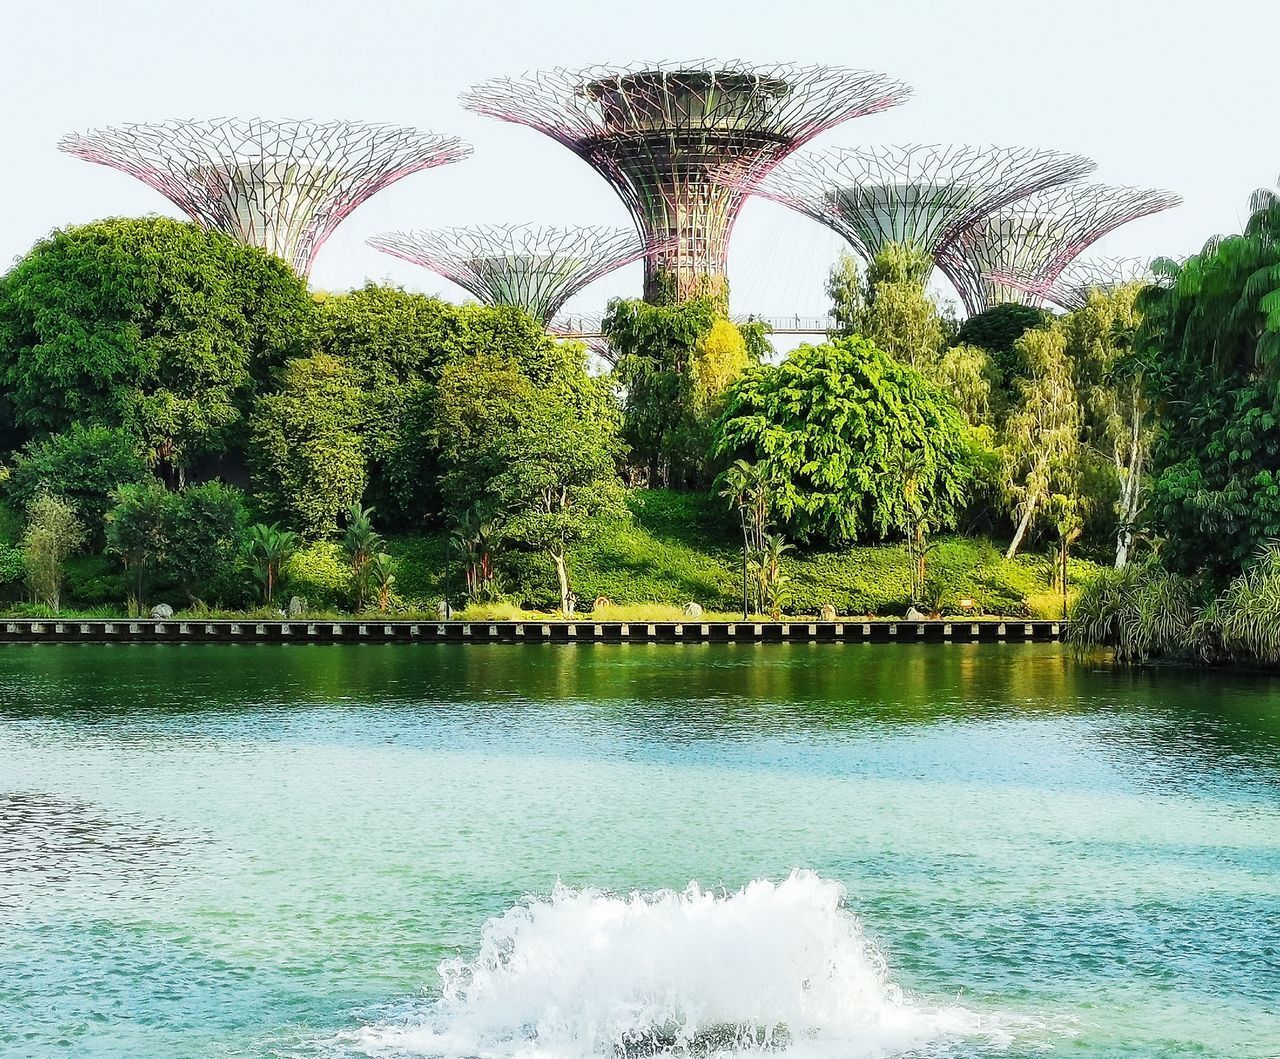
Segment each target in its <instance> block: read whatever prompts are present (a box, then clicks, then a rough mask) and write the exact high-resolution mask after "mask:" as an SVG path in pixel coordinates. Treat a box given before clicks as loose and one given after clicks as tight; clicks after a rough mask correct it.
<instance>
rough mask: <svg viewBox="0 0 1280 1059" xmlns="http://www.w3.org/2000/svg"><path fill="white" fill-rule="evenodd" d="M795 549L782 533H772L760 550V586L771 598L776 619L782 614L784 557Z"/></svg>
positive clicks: (784, 577) (771, 612)
mask: <svg viewBox="0 0 1280 1059" xmlns="http://www.w3.org/2000/svg"><path fill="white" fill-rule="evenodd" d="M793 550H794V549H793V548H792V546H791V545H790V544H788V543H787V542H786V540H784V539H783V536H782V534H781V533H771V534H770V535H769V536H768V537H766V538H765V542H764V547H763V548H762V549H761V550H760V582H761V584H760V587H761V590H762V592H763V593H764V594H765V595H766V596H767V597H768V600H769V613H770V615H771V616H772V617H773V620H774V621H777V620H778V618H780V617H781V616H782V586H783V584H784V583H785V582H786V579H787V578H786V574H784V573H783V572H782V557H783V556H784V555H785V554H786V553H787V552H789V551H793Z"/></svg>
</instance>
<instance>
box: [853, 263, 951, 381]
mask: <svg viewBox="0 0 1280 1059" xmlns="http://www.w3.org/2000/svg"><path fill="white" fill-rule="evenodd" d="M932 272H933V258H932V257H930V256H929V254H928V253H927V252H925V251H923V250H920V249H918V248H917V247H914V246H910V245H908V244H904V243H890V244H888V245H887V246H885V247H884V248H883V249H882V250H881V251H880V252H879V253H878V254H876V256H875V258H874V259H873V260H872V262H871V264H870V265H869V266H868V268H867V279H866V290H865V292H864V294H863V302H864V306H863V310H862V313H861V314H860V316H859V319H858V333H859V334H861V335H862V336H863V337H864V338H866V339H867V340H868V341H870V342H871V343H872V344H873V345H876V346H879V347H880V348H881V349H883V350H884V351H885V352H886V353H890V354H892V355H893V356H895V357H897V358H898V360H900V361H902V362H903V363H904V364H909V365H911V367H913V368H918V369H921V370H928V369H929V368H930V367H932V365H933V364H934V363H935V362H936V361H937V359H938V352H939V350H941V348H942V341H943V333H942V319H941V317H940V316H939V315H938V307H937V305H935V304H934V302H933V299H932V298H930V297H929V294H928V292H927V291H926V289H925V285H926V284H927V283H928V281H929V276H930V274H931V273H932Z"/></svg>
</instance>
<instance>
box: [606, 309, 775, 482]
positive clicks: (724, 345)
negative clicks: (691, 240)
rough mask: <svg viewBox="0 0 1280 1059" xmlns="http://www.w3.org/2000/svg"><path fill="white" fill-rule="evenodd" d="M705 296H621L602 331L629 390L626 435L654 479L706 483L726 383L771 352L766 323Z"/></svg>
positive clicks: (639, 459) (634, 454)
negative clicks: (677, 299) (736, 314)
mask: <svg viewBox="0 0 1280 1059" xmlns="http://www.w3.org/2000/svg"><path fill="white" fill-rule="evenodd" d="M722 310H723V306H722V305H720V303H718V302H717V301H716V300H715V299H710V298H703V299H694V300H692V301H686V302H681V303H679V304H674V305H650V304H649V303H647V302H641V301H623V300H615V301H613V302H611V303H610V305H609V312H608V315H607V316H606V317H605V321H604V330H605V333H606V334H607V335H608V336H609V340H610V342H611V343H612V345H613V348H614V349H616V350H617V351H618V355H619V356H618V366H617V371H616V374H617V377H618V380H619V381H620V382H621V383H622V385H623V388H624V390H625V393H626V401H625V404H624V407H623V436H624V437H625V439H626V441H627V443H628V445H629V446H630V448H631V451H632V454H633V456H634V458H635V460H636V462H637V463H638V464H639V465H640V466H641V467H642V468H644V470H645V471H646V472H647V476H648V479H649V482H650V483H651V484H659V483H663V484H670V485H675V486H682V485H691V484H698V483H701V482H704V481H705V480H706V479H707V478H708V474H707V454H708V450H709V449H710V447H711V444H712V441H713V437H712V425H713V423H714V422H715V419H716V418H717V416H718V415H719V412H720V410H721V408H722V406H723V395H724V392H725V389H726V387H727V385H728V384H729V383H730V382H731V381H732V380H733V379H734V378H736V377H737V375H738V374H739V373H740V372H741V371H742V369H743V368H744V367H746V365H747V364H749V363H755V362H757V361H758V360H760V359H761V357H762V356H764V355H765V354H767V353H768V352H770V347H769V343H768V340H767V339H766V337H765V331H764V327H763V325H761V324H760V323H758V322H757V323H748V324H745V325H743V326H741V327H739V326H737V325H735V324H733V323H731V322H730V321H729V320H728V319H726V318H725V317H724V316H723V313H722Z"/></svg>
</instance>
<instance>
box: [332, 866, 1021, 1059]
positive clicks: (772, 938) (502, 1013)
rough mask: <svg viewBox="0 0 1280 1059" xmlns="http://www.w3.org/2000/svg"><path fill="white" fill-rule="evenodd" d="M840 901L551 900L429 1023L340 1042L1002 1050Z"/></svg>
mask: <svg viewBox="0 0 1280 1059" xmlns="http://www.w3.org/2000/svg"><path fill="white" fill-rule="evenodd" d="M844 898H845V893H844V888H843V887H841V886H840V885H839V884H837V883H834V882H830V881H828V880H824V879H821V878H819V877H818V876H817V875H815V874H814V873H812V872H807V871H802V872H796V873H794V874H793V875H791V876H790V877H789V878H788V879H786V880H785V881H783V882H780V883H773V882H768V881H757V882H753V883H751V884H750V885H748V886H746V887H743V888H742V889H741V890H738V891H737V892H733V893H725V892H715V891H708V890H703V889H701V888H700V887H698V886H697V885H695V884H690V886H689V887H688V888H687V889H686V890H684V891H683V892H676V891H673V890H659V891H656V892H654V893H649V894H641V893H632V894H630V895H628V896H620V895H616V894H610V893H605V892H602V891H600V890H594V889H582V890H578V889H573V888H570V887H566V886H557V887H556V889H555V890H554V892H553V893H552V894H551V896H550V897H548V898H541V899H530V900H527V901H525V902H523V903H521V904H519V905H517V906H515V907H513V908H511V909H510V910H508V911H507V912H506V913H505V914H504V915H501V916H498V917H496V918H494V919H491V920H489V922H488V923H486V924H485V927H484V931H483V937H482V941H481V946H480V952H479V954H478V955H477V956H476V957H475V958H474V959H471V960H463V959H454V960H447V961H445V962H444V963H442V964H441V966H440V977H441V993H440V999H439V1000H438V1001H436V1002H435V1003H433V1004H431V1005H430V1006H429V1007H428V1008H427V1009H425V1010H422V1011H420V1012H418V1013H417V1014H414V1015H410V1016H407V1017H405V1018H402V1019H395V1020H392V1021H389V1022H387V1023H384V1024H380V1025H375V1026H367V1027H365V1028H363V1029H361V1030H359V1031H357V1032H355V1033H352V1034H347V1035H344V1036H343V1037H342V1038H340V1043H341V1045H342V1047H343V1050H344V1051H346V1052H347V1054H352V1052H354V1054H358V1055H367V1056H377V1057H390V1056H438V1057H444V1059H462V1057H469V1059H474V1057H480V1059H597V1057H609V1059H631V1057H635V1056H650V1055H666V1054H672V1055H680V1056H698V1057H713V1056H725V1055H730V1054H733V1053H741V1052H761V1051H777V1052H784V1051H785V1052H787V1053H788V1055H789V1056H790V1057H791V1059H810V1057H813V1059H821V1057H837V1056H838V1057H839V1059H882V1057H889V1056H897V1055H904V1054H908V1053H910V1054H912V1055H917V1056H922V1055H942V1054H948V1051H949V1049H950V1046H951V1045H952V1044H955V1043H957V1042H960V1041H963V1040H968V1041H969V1042H970V1043H975V1038H981V1039H982V1040H983V1041H984V1042H985V1045H986V1046H992V1045H994V1046H995V1047H996V1048H997V1049H999V1048H1000V1047H1002V1046H1003V1045H1007V1044H1008V1038H1007V1035H1005V1034H1004V1033H1003V1031H1001V1030H1000V1029H999V1028H998V1027H993V1026H991V1025H989V1024H988V1023H987V1020H984V1019H983V1018H981V1017H980V1016H978V1015H977V1014H975V1013H973V1012H970V1011H967V1010H965V1009H962V1008H958V1007H941V1008H939V1007H934V1008H928V1007H925V1006H922V1005H919V1004H915V1003H912V1002H909V1001H908V1000H907V999H906V998H905V997H904V996H903V994H902V992H901V990H900V989H898V988H897V987H896V986H895V985H893V984H892V983H891V981H890V980H889V976H888V972H887V969H886V966H885V961H884V958H883V957H882V955H881V954H880V952H879V950H878V949H877V948H876V946H875V945H874V944H873V943H872V942H871V941H870V940H869V939H868V938H867V937H866V936H865V934H864V933H863V931H862V927H861V924H860V923H859V922H858V920H857V918H856V917H855V916H853V915H852V914H851V913H850V912H849V911H847V909H846V908H845V906H844Z"/></svg>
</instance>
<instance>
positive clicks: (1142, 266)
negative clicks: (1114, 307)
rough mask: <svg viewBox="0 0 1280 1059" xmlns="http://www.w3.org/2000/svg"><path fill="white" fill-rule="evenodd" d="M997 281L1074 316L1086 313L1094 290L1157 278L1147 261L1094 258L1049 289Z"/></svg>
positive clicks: (1016, 281)
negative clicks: (1079, 310) (1079, 311)
mask: <svg viewBox="0 0 1280 1059" xmlns="http://www.w3.org/2000/svg"><path fill="white" fill-rule="evenodd" d="M995 278H996V279H997V280H1005V281H1007V282H1009V283H1011V284H1012V285H1013V286H1015V287H1017V288H1019V289H1020V290H1025V291H1026V293H1027V294H1030V295H1033V296H1034V297H1036V298H1039V299H1041V300H1042V301H1047V302H1052V303H1053V304H1054V305H1056V306H1058V307H1059V308H1061V309H1066V310H1067V311H1068V312H1071V311H1073V310H1075V309H1083V308H1084V307H1085V306H1086V305H1087V304H1088V303H1089V295H1090V293H1091V292H1093V291H1095V290H1097V291H1103V292H1107V291H1113V290H1115V289H1116V288H1117V287H1123V286H1126V285H1127V284H1130V283H1151V282H1154V280H1155V275H1154V273H1153V272H1152V271H1151V262H1150V260H1149V259H1147V258H1145V257H1093V258H1088V259H1087V260H1076V261H1072V262H1071V263H1070V264H1069V265H1067V267H1066V268H1064V269H1063V270H1062V272H1061V273H1060V274H1059V275H1058V276H1057V277H1055V279H1054V280H1053V282H1052V283H1050V284H1049V285H1048V286H1047V287H1043V286H1041V287H1033V286H1031V285H1029V284H1028V283H1027V282H1026V281H1025V280H1023V279H1022V278H1021V277H1018V276H996V277H995Z"/></svg>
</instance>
